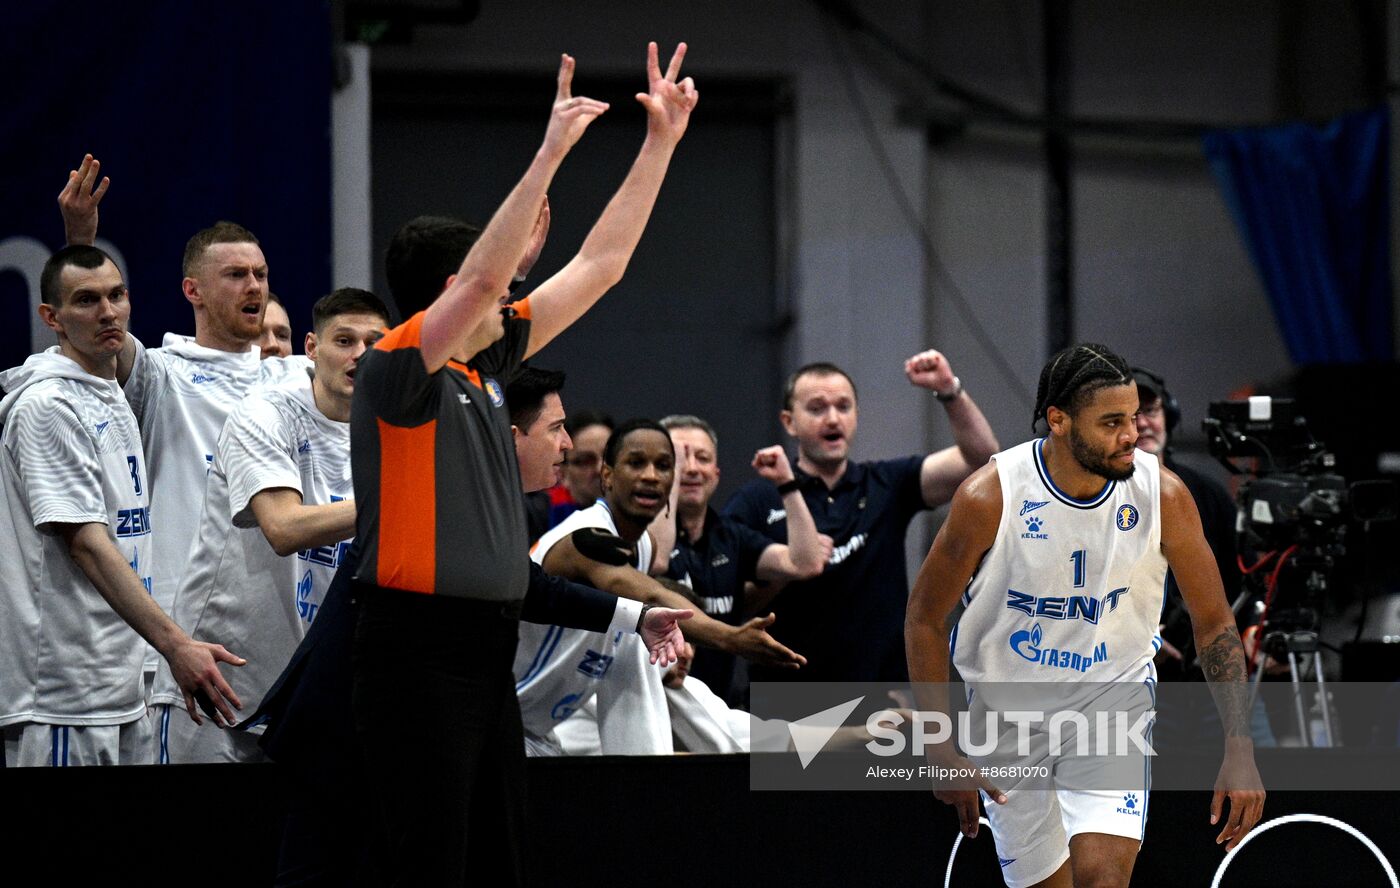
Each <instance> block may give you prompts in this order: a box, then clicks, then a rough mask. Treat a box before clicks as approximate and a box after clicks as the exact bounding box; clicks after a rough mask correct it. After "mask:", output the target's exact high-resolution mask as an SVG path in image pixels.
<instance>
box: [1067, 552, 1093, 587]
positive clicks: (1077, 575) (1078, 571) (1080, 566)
mask: <svg viewBox="0 0 1400 888" xmlns="http://www.w3.org/2000/svg"><path fill="white" fill-rule="evenodd" d="M1087 552H1088V550H1087V549H1076V550H1075V551H1074V552H1071V553H1070V556H1069V560H1070V561H1072V562H1073V563H1074V588H1076V589H1083V588H1084V556H1085V554H1086V553H1087Z"/></svg>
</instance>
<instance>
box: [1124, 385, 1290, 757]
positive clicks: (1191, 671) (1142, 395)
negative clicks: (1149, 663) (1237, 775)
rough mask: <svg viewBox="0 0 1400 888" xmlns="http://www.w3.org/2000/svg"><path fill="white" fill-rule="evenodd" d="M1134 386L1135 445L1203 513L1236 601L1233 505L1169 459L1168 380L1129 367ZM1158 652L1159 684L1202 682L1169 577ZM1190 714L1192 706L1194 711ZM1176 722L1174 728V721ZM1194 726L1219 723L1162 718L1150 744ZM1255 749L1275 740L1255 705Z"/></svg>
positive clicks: (1208, 710) (1173, 415)
mask: <svg viewBox="0 0 1400 888" xmlns="http://www.w3.org/2000/svg"><path fill="white" fill-rule="evenodd" d="M1133 379H1134V380H1136V381H1137V385H1138V399H1139V406H1138V415H1137V431H1138V439H1137V446H1138V449H1139V450H1142V451H1145V452H1147V453H1151V454H1153V455H1155V456H1157V457H1159V458H1161V460H1162V464H1163V465H1164V466H1166V467H1167V468H1168V469H1171V470H1172V471H1173V472H1175V473H1176V474H1177V475H1178V476H1180V478H1181V480H1182V482H1183V483H1185V485H1186V489H1187V490H1189V491H1190V492H1191V498H1192V499H1194V500H1195V501H1196V509H1197V510H1198V511H1199V512H1200V513H1201V529H1202V530H1203V531H1204V532H1205V538H1206V542H1207V543H1209V544H1210V548H1211V551H1212V552H1213V553H1214V554H1215V563H1216V564H1217V565H1218V566H1219V568H1220V579H1221V581H1222V582H1223V583H1224V584H1225V597H1226V600H1228V601H1230V602H1234V601H1235V599H1236V598H1237V597H1238V596H1239V594H1240V567H1239V557H1238V551H1239V549H1238V546H1237V545H1236V540H1235V514H1236V507H1235V501H1234V500H1233V499H1232V498H1231V496H1230V494H1229V492H1227V491H1226V490H1225V487H1224V486H1223V485H1221V484H1220V482H1218V481H1216V480H1214V479H1213V478H1210V477H1209V476H1207V475H1205V474H1204V473H1202V472H1200V471H1197V470H1196V469H1194V468H1191V467H1190V466H1187V465H1184V464H1182V463H1181V462H1180V461H1178V460H1177V459H1175V458H1174V457H1173V455H1172V450H1171V446H1170V441H1171V435H1172V434H1174V433H1175V432H1176V428H1177V426H1178V425H1179V424H1180V423H1181V406H1180V405H1179V404H1178V403H1177V400H1176V398H1174V397H1173V396H1172V394H1171V392H1170V391H1169V390H1168V389H1167V386H1166V381H1165V380H1164V379H1163V378H1162V377H1161V376H1160V375H1158V374H1157V373H1155V372H1153V371H1151V370H1148V369H1147V368H1145V367H1134V368H1133ZM1161 636H1162V648H1161V650H1160V651H1158V652H1157V657H1156V661H1155V662H1156V666H1157V674H1158V677H1159V679H1161V680H1162V681H1202V680H1203V676H1202V674H1201V667H1200V665H1199V664H1198V663H1197V662H1196V656H1195V644H1194V642H1193V640H1192V635H1191V619H1190V616H1189V615H1188V614H1187V612H1186V606H1185V604H1184V603H1183V602H1182V598H1181V590H1180V589H1178V588H1177V585H1176V577H1174V576H1172V574H1171V573H1170V572H1168V573H1167V593H1166V601H1165V604H1164V606H1163V608H1162V626H1161ZM1193 709H1194V707H1193ZM1173 721H1175V724H1172V722H1173ZM1198 721H1210V722H1217V723H1218V720H1217V719H1216V716H1215V713H1214V708H1213V707H1211V706H1209V705H1207V706H1205V707H1203V708H1201V710H1200V712H1199V713H1194V714H1190V715H1188V718H1183V719H1177V720H1172V719H1166V720H1163V722H1162V723H1159V726H1158V728H1159V735H1158V737H1157V739H1156V740H1155V741H1154V742H1159V743H1160V742H1162V741H1165V742H1166V743H1167V744H1169V743H1170V738H1171V733H1174V729H1175V728H1180V729H1181V730H1184V731H1190V730H1191V729H1192V728H1194V727H1196V723H1197V722H1198ZM1251 728H1252V733H1253V734H1254V742H1255V745H1256V746H1273V745H1274V737H1273V733H1272V731H1270V729H1269V725H1268V719H1267V717H1265V716H1264V714H1263V709H1262V707H1258V706H1256V708H1255V712H1254V723H1253V724H1252V726H1251Z"/></svg>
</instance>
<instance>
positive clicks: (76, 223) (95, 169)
mask: <svg viewBox="0 0 1400 888" xmlns="http://www.w3.org/2000/svg"><path fill="white" fill-rule="evenodd" d="M101 171H102V164H101V162H99V161H98V159H97V158H95V157H93V156H92V155H91V154H86V155H83V162H82V163H81V164H80V165H79V166H78V168H77V169H76V170H70V171H69V172H68V183H67V184H66V185H64V186H63V190H62V191H60V192H59V193H58V211H59V212H60V213H62V214H63V234H64V236H65V237H66V238H67V239H68V243H69V244H70V245H71V244H86V245H88V246H91V245H92V243H93V241H95V240H97V205H98V204H100V203H102V196H103V195H104V194H106V193H107V188H108V186H110V185H111V184H112V180H111V179H109V178H107V177H106V176H103V177H102V181H101V182H98V181H97V174H98V173H100V172H101ZM94 185H96V189H94V187H93V186H94Z"/></svg>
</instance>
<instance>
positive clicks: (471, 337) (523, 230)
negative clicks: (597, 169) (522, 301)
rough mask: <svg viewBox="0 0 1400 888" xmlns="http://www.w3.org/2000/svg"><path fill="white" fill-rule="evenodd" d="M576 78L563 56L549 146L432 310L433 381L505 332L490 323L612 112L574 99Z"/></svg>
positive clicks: (429, 350)
mask: <svg viewBox="0 0 1400 888" xmlns="http://www.w3.org/2000/svg"><path fill="white" fill-rule="evenodd" d="M573 76H574V60H573V58H572V57H571V56H568V55H565V56H563V57H562V58H561V59H560V62H559V86H558V90H557V92H556V93H555V96H554V110H553V112H552V113H551V114H550V116H549V126H548V128H546V130H545V134H544V142H543V144H541V145H540V148H539V151H537V152H536V153H535V157H534V159H533V160H532V161H531V162H530V166H529V168H528V169H527V170H526V171H525V175H524V176H523V177H522V178H521V179H520V181H519V182H518V183H517V184H516V186H515V188H513V189H512V190H511V192H510V194H509V195H508V196H507V197H506V199H505V202H504V203H502V204H501V206H500V208H498V209H497V210H496V213H495V215H494V216H492V217H491V221H490V223H488V224H487V226H486V229H485V230H484V231H482V233H481V236H480V237H479V238H477V241H476V244H475V245H473V246H472V248H471V250H470V252H468V253H467V257H466V259H464V260H463V261H462V267H461V268H460V269H459V270H458V272H457V274H456V275H454V276H453V277H452V278H450V279H449V283H448V284H447V289H446V290H444V291H443V293H442V295H441V296H439V297H438V299H437V300H436V301H435V302H434V303H433V304H432V305H431V306H429V307H428V311H427V315H426V317H424V319H423V332H422V339H421V350H422V355H423V363H424V365H426V367H427V369H428V372H429V373H435V372H437V371H438V370H439V369H441V368H442V367H443V365H445V364H446V363H447V362H448V360H449V359H451V358H454V357H456V358H457V359H458V360H466V359H467V358H469V357H471V355H473V354H475V353H476V352H478V351H480V350H481V349H482V348H485V347H486V346H488V345H490V344H491V343H492V342H494V341H495V340H496V339H499V338H500V325H499V324H494V325H493V324H491V323H490V320H491V317H492V315H493V314H494V313H496V312H498V311H499V309H500V303H501V302H502V300H503V299H504V298H505V297H506V295H507V288H508V287H509V286H510V281H511V277H512V276H513V275H514V274H515V270H516V266H517V265H518V264H519V262H520V258H521V256H523V255H524V253H525V247H526V244H527V243H528V241H529V238H530V232H531V229H532V228H533V227H534V224H535V220H536V219H537V218H538V217H539V214H540V206H541V205H542V204H543V203H544V199H545V192H546V191H548V189H549V183H550V182H551V181H553V179H554V174H555V172H556V171H557V170H558V169H559V164H560V163H561V162H563V160H564V156H565V155H566V154H568V153H569V149H571V148H572V147H573V146H574V144H575V143H576V142H578V140H579V137H580V136H582V135H583V131H584V130H585V129H587V128H588V125H589V124H590V123H592V122H593V120H594V119H595V118H597V117H598V115H600V114H602V113H603V112H604V111H606V110H608V104H607V103H606V102H599V101H597V100H595V99H588V98H583V97H582V96H573V95H572V94H571V92H570V84H571V82H572V81H573ZM404 320H408V319H407V318H405V319H404Z"/></svg>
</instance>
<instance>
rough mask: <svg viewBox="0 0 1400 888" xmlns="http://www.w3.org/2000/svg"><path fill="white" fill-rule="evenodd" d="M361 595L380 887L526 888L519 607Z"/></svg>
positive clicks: (362, 704) (366, 732)
mask: <svg viewBox="0 0 1400 888" xmlns="http://www.w3.org/2000/svg"><path fill="white" fill-rule="evenodd" d="M363 592H364V594H363V600H362V602H361V606H360V611H359V617H358V619H357V622H356V627H355V650H354V672H355V687H354V709H355V728H356V731H357V733H358V734H359V737H360V744H361V748H362V751H363V755H364V764H365V779H366V782H367V784H368V785H367V786H366V787H365V789H366V790H367V791H368V792H369V794H370V795H371V799H370V802H371V804H370V806H369V808H370V810H377V811H378V813H379V815H380V818H381V823H379V824H378V828H377V829H374V830H372V832H373V833H374V834H376V835H377V836H378V838H379V842H378V843H379V846H380V847H379V849H378V851H379V853H377V854H375V855H374V856H375V858H376V859H377V861H378V864H379V866H380V868H381V869H382V877H383V882H384V883H385V884H388V885H404V886H410V885H411V886H421V888H431V886H459V885H468V884H491V885H515V886H520V885H523V884H524V875H523V864H522V861H523V856H522V851H521V843H522V841H523V840H524V813H525V799H524V796H525V747H524V737H523V735H522V730H521V725H520V704H519V701H518V700H517V698H516V695H515V677H514V675H513V674H512V667H513V665H514V661H515V647H516V642H517V639H518V615H519V609H518V605H504V606H503V605H501V604H500V603H490V602H478V601H470V600H466V599H459V598H444V597H438V596H429V595H418V594H415V593H411V592H400V591H397V590H392V589H382V588H372V589H365V590H363ZM376 802H377V805H376V804H375V803H376Z"/></svg>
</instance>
